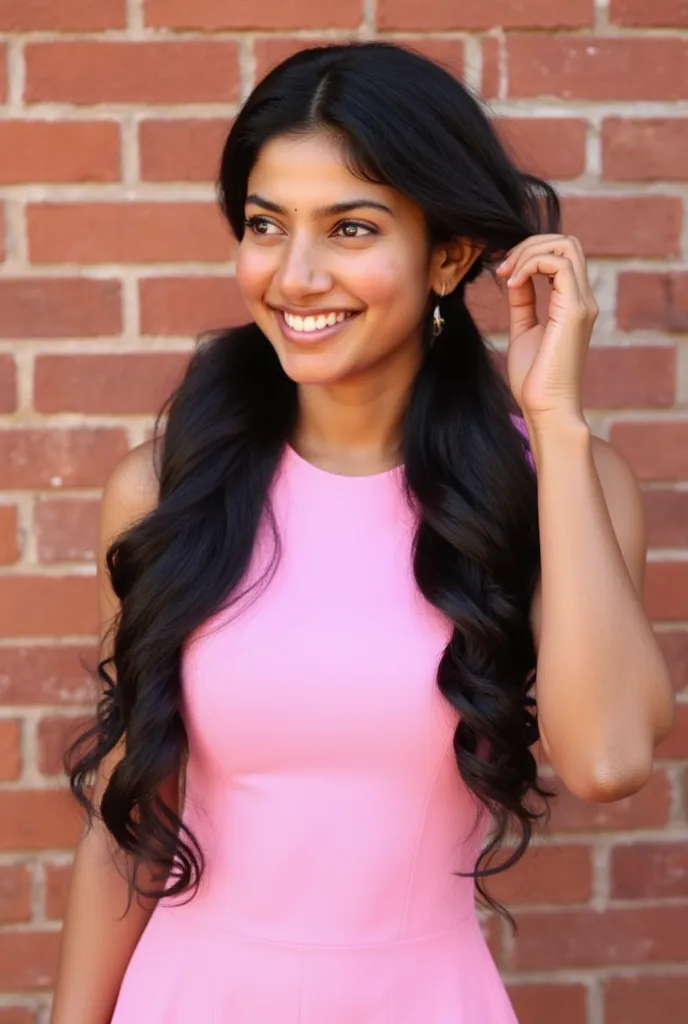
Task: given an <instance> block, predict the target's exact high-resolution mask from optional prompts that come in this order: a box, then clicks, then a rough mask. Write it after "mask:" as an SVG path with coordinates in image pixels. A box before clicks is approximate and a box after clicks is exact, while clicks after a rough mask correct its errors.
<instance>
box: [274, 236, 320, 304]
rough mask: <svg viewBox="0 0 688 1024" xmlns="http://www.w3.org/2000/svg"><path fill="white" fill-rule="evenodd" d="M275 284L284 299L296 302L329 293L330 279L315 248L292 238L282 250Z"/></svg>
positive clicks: (305, 239)
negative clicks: (310, 296) (307, 297)
mask: <svg viewBox="0 0 688 1024" xmlns="http://www.w3.org/2000/svg"><path fill="white" fill-rule="evenodd" d="M276 283H277V286H278V288H279V291H280V292H281V293H282V295H283V296H284V297H285V299H292V300H298V299H301V298H303V297H304V296H307V295H319V294H322V293H324V292H328V291H330V289H331V288H332V277H331V275H330V273H329V272H328V271H327V269H326V268H325V267H324V266H323V265H322V261H321V259H320V256H319V254H318V251H317V246H315V245H313V243H312V242H310V241H309V240H308V239H307V238H303V237H301V238H292V240H291V242H290V244H289V245H288V246H287V247H286V248H285V249H284V251H283V259H282V262H281V265H280V268H279V271H278V274H277V282H276Z"/></svg>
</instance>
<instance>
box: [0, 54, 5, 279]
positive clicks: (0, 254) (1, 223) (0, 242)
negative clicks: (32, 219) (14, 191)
mask: <svg viewBox="0 0 688 1024" xmlns="http://www.w3.org/2000/svg"><path fill="white" fill-rule="evenodd" d="M1 55H2V50H1V49H0V57H1ZM1 70H2V68H0V71H1ZM4 258H5V207H4V204H3V203H0V260H4Z"/></svg>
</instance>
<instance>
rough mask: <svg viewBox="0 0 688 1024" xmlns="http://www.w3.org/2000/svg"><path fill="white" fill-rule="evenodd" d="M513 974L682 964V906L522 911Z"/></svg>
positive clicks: (686, 930)
mask: <svg viewBox="0 0 688 1024" xmlns="http://www.w3.org/2000/svg"><path fill="white" fill-rule="evenodd" d="M518 928H519V934H518V938H517V939H516V941H515V948H514V953H513V966H514V967H515V968H516V969H517V970H539V971H543V970H544V971H546V970H551V969H555V968H556V969H559V970H560V969H562V968H570V967H604V966H631V965H635V964H644V963H657V962H664V963H669V962H672V961H674V962H676V963H677V964H681V963H684V962H685V954H686V949H688V914H686V911H685V908H684V907H682V906H673V907H672V906H665V907H638V908H632V909H620V908H615V909H611V908H608V909H607V910H605V911H597V910H557V911H553V912H543V911H540V912H524V913H521V914H519V915H518Z"/></svg>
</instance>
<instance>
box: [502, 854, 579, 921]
mask: <svg viewBox="0 0 688 1024" xmlns="http://www.w3.org/2000/svg"><path fill="white" fill-rule="evenodd" d="M487 887H488V889H489V892H490V895H491V896H494V897H495V898H496V899H497V900H499V902H500V903H503V904H505V905H506V906H508V907H509V908H510V909H511V908H512V907H514V906H517V905H520V904H526V905H527V904H534V903H536V904H537V903H553V904H567V903H586V902H587V901H588V900H589V899H590V897H591V895H592V861H591V856H590V848H589V847H587V846H583V845H575V846H563V845H562V846H559V845H556V846H555V845H549V846H542V845H539V844H535V843H534V844H532V845H531V847H530V848H529V850H528V851H527V853H526V854H525V856H524V857H523V858H522V859H521V860H520V861H518V863H517V864H515V865H514V867H512V868H508V869H507V870H506V871H505V872H503V874H499V875H495V876H494V877H493V878H490V879H489V880H488V881H487Z"/></svg>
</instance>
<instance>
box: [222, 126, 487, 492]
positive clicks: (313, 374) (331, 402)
mask: <svg viewBox="0 0 688 1024" xmlns="http://www.w3.org/2000/svg"><path fill="white" fill-rule="evenodd" d="M247 191H248V196H249V197H251V196H252V195H257V196H260V197H261V198H262V199H267V200H268V201H269V202H270V203H275V204H277V205H278V206H280V207H281V208H282V209H283V210H284V213H282V214H277V213H274V212H272V211H271V210H268V209H266V208H265V207H263V206H261V205H260V204H259V203H257V202H255V201H249V202H247V203H246V215H247V217H248V218H253V217H260V218H261V222H260V224H259V225H255V226H254V227H253V229H252V228H247V229H246V233H245V235H244V238H243V239H242V242H241V245H240V247H239V253H238V257H237V271H236V273H237V281H238V283H239V285H240V287H241V290H242V292H243V295H244V298H245V301H246V303H247V305H248V308H249V310H250V312H251V315H252V316H253V318H254V319H255V321H256V323H257V324H258V326H259V327H260V328H261V330H262V331H263V332H264V334H265V335H266V336H267V337H268V338H269V340H270V341H271V342H272V344H273V345H274V347H275V351H276V353H277V355H278V357H279V360H280V363H281V364H282V368H283V369H284V372H285V373H286V374H287V375H288V376H289V377H291V379H292V380H294V381H296V382H297V383H298V384H299V401H300V408H301V418H300V423H299V428H298V430H297V435H298V436H297V437H296V438H294V439H293V440H294V446H295V447H296V448H297V449H298V450H299V451H301V452H302V454H304V455H305V457H306V458H308V459H310V460H311V461H312V462H314V463H316V464H318V465H320V466H321V467H322V468H324V469H329V470H331V471H333V472H341V473H344V474H346V473H351V474H353V475H358V474H360V475H366V474H367V473H375V472H377V471H378V470H380V469H385V468H388V467H389V466H390V465H394V464H395V463H396V461H398V459H397V456H398V444H399V437H400V420H401V416H402V411H403V409H404V406H405V405H406V400H407V394H408V390H409V388H410V386H411V383H412V381H413V378H414V377H415V375H416V373H417V370H418V367H419V365H420V361H421V359H422V345H421V324H422V322H423V318H424V317H425V316H426V315H427V311H428V307H429V305H430V303H431V302H432V301H434V296H433V295H432V294H431V292H435V293H436V294H437V295H439V294H440V293H441V291H442V287H443V286H444V289H445V294H449V292H451V291H452V290H453V288H455V287H456V285H457V284H458V282H459V281H460V280H461V278H462V277H463V275H464V274H465V273H466V272H467V270H468V269H469V267H470V266H471V264H472V263H473V261H474V260H475V259H476V258H477V256H478V250H477V248H475V247H474V246H471V245H469V244H465V243H462V242H460V241H457V242H456V243H454V244H453V245H451V246H438V247H437V248H435V249H434V250H433V251H429V249H428V242H427V237H426V228H425V221H424V217H423V214H422V212H421V210H420V209H419V208H418V207H417V206H415V205H414V204H413V203H412V202H410V201H409V200H408V199H406V198H405V197H404V196H402V195H401V194H400V193H399V192H397V191H395V190H394V189H392V188H390V187H388V186H386V185H375V184H370V183H369V182H364V181H361V180H360V179H359V178H357V177H355V176H354V175H353V174H352V173H351V172H350V171H349V170H348V169H347V168H346V166H345V164H344V162H343V160H342V157H341V153H340V149H339V147H338V146H337V144H336V143H335V142H334V141H333V140H332V139H331V138H330V137H329V136H328V135H327V134H324V133H319V134H317V135H310V136H306V137H303V136H301V137H297V138H290V137H287V138H277V139H273V140H272V141H271V142H269V143H268V144H267V145H266V146H265V147H264V148H263V150H262V152H261V155H260V157H259V159H258V160H257V162H256V164H255V166H254V168H253V171H252V173H251V175H250V178H249V183H248V190H247ZM353 200H369V201H371V202H377V203H382V204H384V205H385V206H387V207H388V208H389V211H390V212H389V213H386V212H382V211H380V210H376V209H370V208H365V207H361V208H360V209H356V210H352V211H350V212H347V213H340V214H335V215H321V216H317V217H316V216H315V214H316V212H317V211H318V209H319V208H321V207H326V206H328V205H331V204H334V203H342V202H347V201H353ZM352 222H354V224H356V223H358V224H360V227H359V228H355V227H354V226H353V225H352ZM366 226H367V227H366ZM275 307H286V308H287V309H289V310H292V311H294V312H300V311H303V313H304V315H305V314H306V313H308V311H309V310H313V309H328V310H333V311H337V310H358V311H360V314H359V315H358V316H357V317H356V318H355V319H353V320H352V321H351V322H350V323H348V324H347V325H346V326H345V327H344V329H343V330H341V331H340V332H339V333H338V334H337V335H336V336H335V337H334V338H333V339H331V340H325V341H323V342H322V343H321V344H315V345H313V346H312V347H308V348H306V347H304V346H301V345H298V344H295V343H294V342H293V341H290V340H289V339H288V338H286V337H285V335H284V333H283V331H282V329H281V327H280V323H279V317H278V315H277V314H276V312H275Z"/></svg>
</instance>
